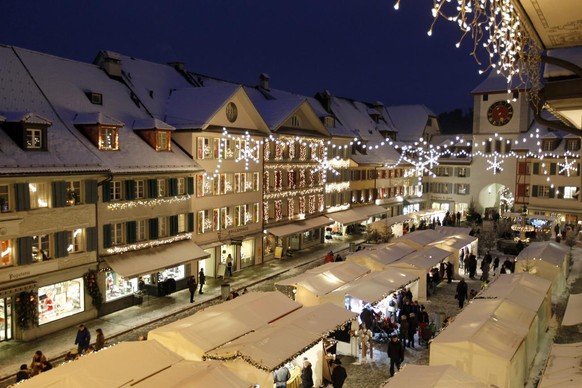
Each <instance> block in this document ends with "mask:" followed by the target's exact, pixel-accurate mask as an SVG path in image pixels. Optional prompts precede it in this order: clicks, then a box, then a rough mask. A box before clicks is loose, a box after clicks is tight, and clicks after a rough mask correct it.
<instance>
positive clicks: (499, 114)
mask: <svg viewBox="0 0 582 388" xmlns="http://www.w3.org/2000/svg"><path fill="white" fill-rule="evenodd" d="M512 117H513V107H512V106H511V104H510V103H509V102H507V101H497V102H494V103H493V104H491V106H490V107H489V109H488V110H487V120H489V122H490V123H491V124H493V125H495V126H496V127H501V126H502V125H505V124H507V123H508V122H509V120H511V118H512Z"/></svg>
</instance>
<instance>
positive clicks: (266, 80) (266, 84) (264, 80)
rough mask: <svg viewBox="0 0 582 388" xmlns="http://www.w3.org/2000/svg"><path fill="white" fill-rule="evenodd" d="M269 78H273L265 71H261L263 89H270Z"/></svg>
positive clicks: (261, 86)
mask: <svg viewBox="0 0 582 388" xmlns="http://www.w3.org/2000/svg"><path fill="white" fill-rule="evenodd" d="M269 79H271V77H269V75H268V74H265V73H261V74H259V80H260V84H259V87H260V88H261V89H263V90H267V91H269V90H270V89H269Z"/></svg>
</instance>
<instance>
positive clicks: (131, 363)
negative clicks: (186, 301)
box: [19, 341, 182, 388]
mask: <svg viewBox="0 0 582 388" xmlns="http://www.w3.org/2000/svg"><path fill="white" fill-rule="evenodd" d="M181 360H182V357H180V356H179V355H177V354H175V353H173V352H171V351H169V350H168V349H166V348H165V347H163V346H162V345H161V344H160V343H158V342H157V341H134V342H121V343H119V344H118V345H115V346H111V347H108V348H105V349H103V350H101V351H99V352H95V353H91V354H88V355H86V356H83V357H81V358H80V359H79V360H77V361H75V362H69V363H65V364H63V365H60V366H58V367H57V368H54V369H51V370H50V371H48V372H45V373H41V374H39V375H38V376H35V377H34V378H33V379H29V380H26V381H24V382H23V383H22V384H21V386H22V387H48V386H55V387H59V388H68V387H72V388H77V387H81V386H84V387H89V386H90V387H120V386H122V385H124V384H128V383H131V382H135V381H139V380H142V379H144V378H146V377H148V376H151V375H153V374H155V373H158V372H160V371H163V370H164V369H166V368H168V367H170V366H171V365H173V364H175V363H177V362H179V361H181ZM19 386H20V385H19Z"/></svg>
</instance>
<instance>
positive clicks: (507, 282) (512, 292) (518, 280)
mask: <svg viewBox="0 0 582 388" xmlns="http://www.w3.org/2000/svg"><path fill="white" fill-rule="evenodd" d="M551 287H552V282H550V281H549V280H546V279H544V278H541V277H539V276H535V275H531V274H528V273H518V274H511V275H504V276H499V277H497V278H496V279H495V281H494V282H492V283H490V284H489V287H487V288H486V289H484V290H483V291H482V292H480V293H479V295H477V299H480V298H484V299H506V300H509V301H512V302H514V303H517V304H519V305H521V306H523V307H526V308H527V309H529V310H531V311H538V309H539V308H540V305H541V304H542V303H543V302H544V299H545V297H546V295H547V293H548V292H549V290H550V288H551Z"/></svg>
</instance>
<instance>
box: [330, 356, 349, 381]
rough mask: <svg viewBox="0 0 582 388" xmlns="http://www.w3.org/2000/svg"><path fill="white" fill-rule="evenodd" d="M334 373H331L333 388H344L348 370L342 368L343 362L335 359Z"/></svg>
mask: <svg viewBox="0 0 582 388" xmlns="http://www.w3.org/2000/svg"><path fill="white" fill-rule="evenodd" d="M333 365H334V366H333V371H332V372H331V383H332V385H333V388H342V387H343V386H344V381H346V379H347V378H348V373H347V372H346V368H344V367H343V366H342V362H341V361H340V360H339V359H335V360H334V362H333Z"/></svg>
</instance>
